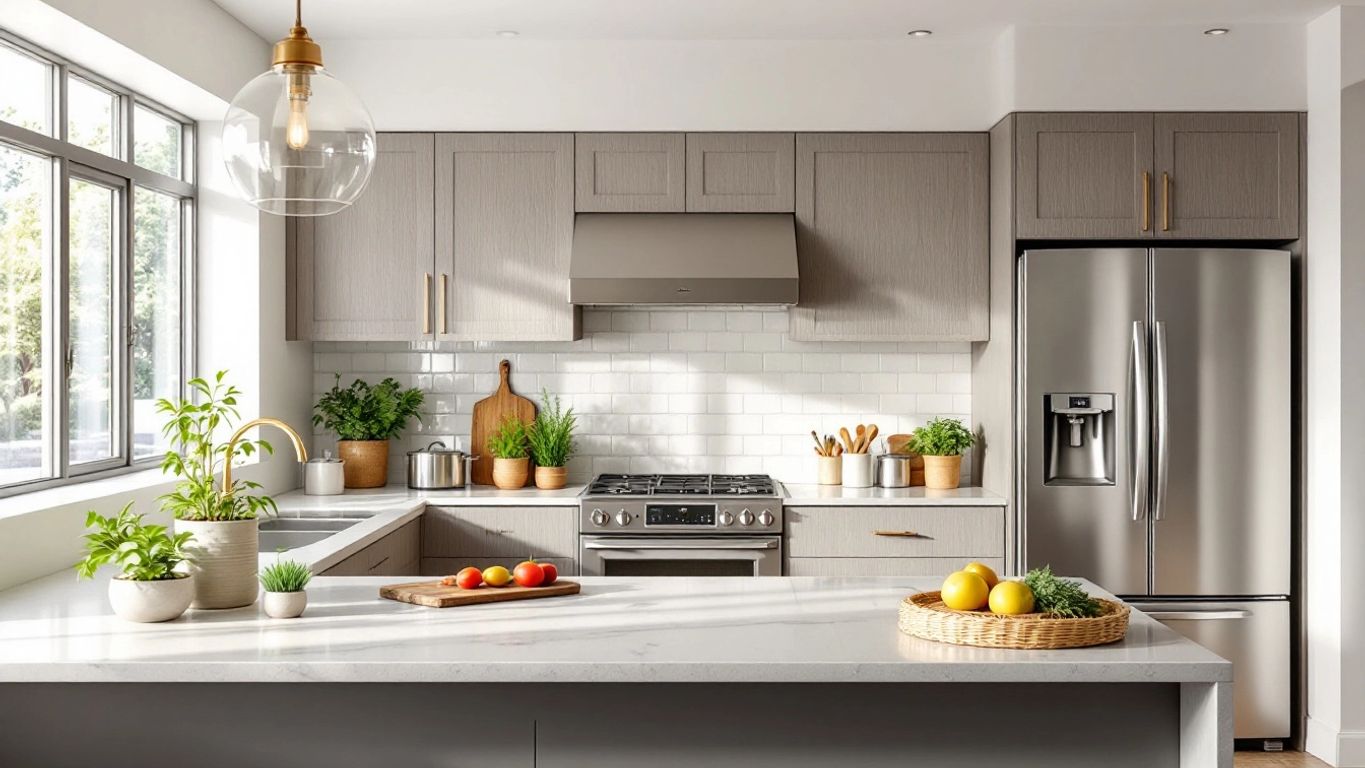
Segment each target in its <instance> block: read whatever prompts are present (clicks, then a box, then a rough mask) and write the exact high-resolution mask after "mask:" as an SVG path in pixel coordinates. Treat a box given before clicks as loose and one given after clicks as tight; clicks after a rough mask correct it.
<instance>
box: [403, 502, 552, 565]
mask: <svg viewBox="0 0 1365 768" xmlns="http://www.w3.org/2000/svg"><path fill="white" fill-rule="evenodd" d="M422 521H423V522H422V556H423V557H492V558H503V559H506V558H516V559H517V561H518V562H519V561H521V560H523V559H525V558H527V557H537V558H539V557H544V558H547V559H550V558H574V557H576V556H577V553H578V507H427V511H426V514H424V515H423V516H422ZM513 564H514V565H515V563H513Z"/></svg>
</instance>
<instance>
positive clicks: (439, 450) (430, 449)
mask: <svg viewBox="0 0 1365 768" xmlns="http://www.w3.org/2000/svg"><path fill="white" fill-rule="evenodd" d="M438 446H439V447H438ZM424 453H433V454H454V455H456V456H463V455H464V451H462V450H460V449H459V448H447V447H446V444H445V443H443V442H441V441H440V440H434V441H432V443H431V445H428V446H427V447H425V448H422V449H420V450H416V451H408V455H409V456H419V455H421V454H424Z"/></svg>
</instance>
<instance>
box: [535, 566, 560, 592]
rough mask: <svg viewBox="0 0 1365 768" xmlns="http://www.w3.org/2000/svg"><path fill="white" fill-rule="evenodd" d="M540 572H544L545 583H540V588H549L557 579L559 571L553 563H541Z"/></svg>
mask: <svg viewBox="0 0 1365 768" xmlns="http://www.w3.org/2000/svg"><path fill="white" fill-rule="evenodd" d="M540 570H542V571H544V572H545V581H542V582H540V586H542V587H548V586H550V585H551V584H553V583H555V580H556V579H558V578H559V569H558V568H556V567H555V564H554V563H541V564H540Z"/></svg>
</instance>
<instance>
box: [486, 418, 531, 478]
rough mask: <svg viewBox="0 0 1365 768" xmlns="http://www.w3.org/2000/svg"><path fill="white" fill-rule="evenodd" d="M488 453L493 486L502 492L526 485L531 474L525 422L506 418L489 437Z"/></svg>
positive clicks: (529, 448) (529, 450)
mask: <svg viewBox="0 0 1365 768" xmlns="http://www.w3.org/2000/svg"><path fill="white" fill-rule="evenodd" d="M488 452H489V453H490V454H492V456H493V485H495V486H497V487H498V488H501V489H502V490H504V491H510V490H513V489H516V488H521V487H522V486H524V485H526V479H527V477H528V476H529V475H530V473H531V470H530V465H531V447H530V444H529V442H528V440H527V434H526V424H525V422H523V421H522V420H521V419H518V418H517V417H515V416H508V417H507V419H506V420H504V421H503V422H502V424H501V425H499V427H498V431H497V432H494V433H493V434H492V435H491V436H489V438H488Z"/></svg>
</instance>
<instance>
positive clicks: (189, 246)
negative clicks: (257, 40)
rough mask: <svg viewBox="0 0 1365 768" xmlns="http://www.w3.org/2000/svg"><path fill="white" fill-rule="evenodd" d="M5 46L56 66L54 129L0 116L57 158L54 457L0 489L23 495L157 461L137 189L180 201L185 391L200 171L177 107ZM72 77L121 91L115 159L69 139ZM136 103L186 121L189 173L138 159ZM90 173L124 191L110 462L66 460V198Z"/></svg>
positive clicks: (51, 392) (50, 357) (48, 380)
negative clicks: (143, 387)
mask: <svg viewBox="0 0 1365 768" xmlns="http://www.w3.org/2000/svg"><path fill="white" fill-rule="evenodd" d="M0 45H3V46H6V47H8V48H12V49H14V50H17V51H18V52H19V53H21V54H24V55H27V56H30V57H32V58H35V59H38V60H39V61H42V62H44V63H46V64H48V65H49V66H50V67H51V70H50V72H51V82H50V83H49V87H48V89H47V96H48V124H49V126H50V127H51V129H52V131H51V132H52V134H53V135H51V136H49V135H47V134H45V133H40V132H37V131H30V130H28V129H26V128H21V127H19V126H17V125H14V124H12V123H7V122H5V121H3V120H0V145H3V146H6V147H7V148H11V149H20V150H24V151H27V152H30V153H33V154H37V155H41V156H43V157H46V158H47V159H48V160H50V161H51V162H52V169H53V170H52V179H53V190H52V200H51V210H50V214H51V217H52V227H51V232H52V241H53V242H52V246H51V250H50V254H49V257H50V258H51V259H52V262H53V263H51V264H49V265H48V266H49V267H50V268H49V269H46V270H45V272H44V274H45V282H46V285H45V286H44V300H45V301H47V302H48V303H47V306H48V307H49V308H50V315H51V318H50V320H49V321H48V322H47V327H45V328H44V329H43V330H44V338H45V339H46V341H45V343H44V350H45V351H44V360H43V367H44V384H43V386H44V392H45V393H46V395H45V400H46V403H45V410H44V421H45V422H46V423H47V424H48V425H49V426H50V428H49V429H47V430H45V432H46V439H47V440H48V444H47V445H45V446H44V455H45V457H48V459H45V461H44V464H45V465H47V464H48V463H49V460H50V464H51V467H50V470H49V471H48V472H45V473H44V474H48V475H51V476H50V477H44V478H42V479H38V480H33V481H28V482H21V483H15V484H12V485H8V486H0V498H5V497H9V496H15V495H18V494H21V493H28V492H31V491H37V490H42V489H45V488H51V487H55V486H59V485H66V484H71V483H79V482H84V481H88V480H93V479H98V478H103V477H109V476H112V475H117V474H122V473H126V472H131V471H137V470H141V469H146V468H149V467H154V466H156V465H158V464H160V462H161V456H160V455H157V454H153V455H151V456H146V457H143V458H141V459H135V458H134V457H133V414H132V405H133V386H132V382H133V370H132V367H133V360H132V344H133V337H134V334H133V329H132V317H133V288H132V268H133V236H134V233H133V226H134V203H133V201H134V196H135V195H136V190H137V188H138V187H142V188H145V189H147V190H150V191H154V192H159V193H162V194H166V195H169V196H172V197H175V198H178V199H179V200H180V260H181V264H180V319H181V354H180V376H179V381H180V382H181V391H180V392H179V393H178V394H179V395H180V396H182V397H183V396H184V395H185V391H184V382H185V381H186V380H187V379H189V378H190V372H191V371H193V370H194V364H195V356H196V346H197V345H196V342H195V340H196V338H197V334H196V332H195V330H196V329H195V327H194V316H195V313H194V308H195V288H194V287H195V258H196V253H197V249H196V232H197V231H198V227H197V226H196V223H197V222H196V220H195V212H196V209H197V202H198V188H197V187H196V185H195V183H194V174H195V157H196V141H195V123H194V121H193V120H190V119H189V118H187V117H185V116H184V115H181V114H178V113H176V112H175V111H174V110H171V109H167V108H166V107H164V106H162V105H160V104H158V103H156V102H155V101H152V100H151V99H147V98H145V97H143V96H141V95H140V94H138V93H135V92H134V91H132V90H130V89H128V88H125V87H123V86H121V85H119V84H117V83H114V82H111V81H110V80H108V79H106V78H103V77H101V76H99V75H98V74H96V73H94V72H91V71H89V70H87V69H85V68H83V67H81V66H79V65H76V64H73V63H71V62H69V61H67V60H65V59H63V58H62V57H60V56H56V55H54V54H52V53H51V52H49V51H46V50H43V49H41V48H39V47H37V46H34V45H32V44H30V43H28V42H27V41H25V40H23V39H21V38H19V37H16V36H14V35H12V34H10V33H9V32H7V31H5V30H4V29H0ZM68 75H73V76H75V77H78V78H80V79H82V80H86V81H88V82H90V83H93V84H95V85H97V86H99V87H100V88H104V89H106V90H108V91H110V92H111V93H113V94H114V95H115V96H116V98H117V100H118V101H117V105H116V107H117V108H116V110H115V113H116V114H115V119H116V121H117V122H116V124H115V126H114V135H115V147H114V154H115V155H116V156H115V157H110V156H108V155H104V154H101V153H99V152H96V151H94V150H90V149H86V148H84V147H80V146H77V145H74V144H71V143H69V142H67V141H66V136H67V109H66V83H67V76H68ZM134 106H138V107H142V108H144V109H147V110H150V111H152V112H154V113H156V114H158V115H161V116H162V117H165V118H167V119H169V120H171V121H173V122H176V123H179V124H180V126H181V134H180V147H181V157H180V170H181V176H182V177H183V178H175V177H172V176H166V175H164V174H161V173H158V172H156V171H153V170H149V169H147V168H143V167H141V166H139V165H137V164H135V163H134V162H133V161H134V157H135V155H134V147H135V146H136V145H135V143H134V139H135V137H134V128H133V123H134ZM73 176H76V177H84V178H88V179H91V180H94V181H97V182H98V183H102V184H105V185H111V184H112V185H115V186H117V187H118V188H119V189H120V190H121V192H120V203H119V205H120V211H119V217H118V218H119V220H120V221H121V226H120V228H119V230H118V235H117V236H118V238H119V241H118V248H117V249H116V250H118V251H120V252H119V253H117V254H116V263H115V275H114V276H113V278H112V279H113V282H114V296H115V302H114V303H115V309H114V318H115V319H114V322H115V326H114V336H115V339H114V341H115V344H114V347H113V349H114V360H113V367H114V373H113V376H114V377H115V378H114V392H115V396H114V403H113V409H112V413H111V428H112V429H114V430H115V437H114V441H113V442H114V445H115V447H116V451H115V452H116V453H117V454H118V456H117V457H116V458H113V459H108V460H100V461H96V462H90V463H88V464H84V465H78V466H77V467H75V468H73V467H72V465H71V462H70V457H69V443H68V423H67V408H68V403H67V394H68V392H67V376H66V370H65V369H66V366H65V358H66V350H67V348H68V345H69V341H70V336H69V333H68V331H69V327H68V319H69V317H68V312H67V307H66V304H67V286H68V272H67V270H68V268H69V264H70V260H69V238H68V235H69V221H70V219H69V200H68V198H67V194H68V189H69V185H70V179H71V178H72V177H73Z"/></svg>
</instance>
